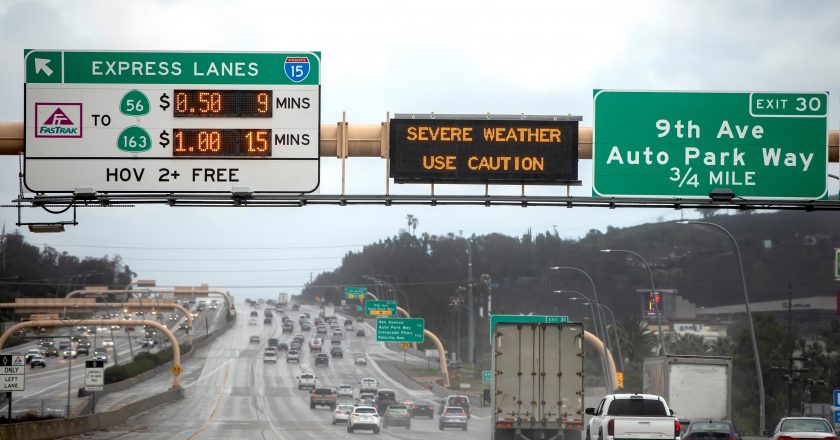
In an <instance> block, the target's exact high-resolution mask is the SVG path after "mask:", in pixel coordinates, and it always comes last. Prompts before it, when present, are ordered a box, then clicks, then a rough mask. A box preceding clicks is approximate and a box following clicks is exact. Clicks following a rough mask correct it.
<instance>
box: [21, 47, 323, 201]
mask: <svg viewBox="0 0 840 440" xmlns="http://www.w3.org/2000/svg"><path fill="white" fill-rule="evenodd" d="M24 66H25V76H24V78H25V80H26V83H25V91H26V93H25V103H24V130H25V134H24V152H25V167H24V182H25V185H26V186H27V188H29V189H30V190H32V191H36V192H74V191H75V192H85V193H89V192H91V191H93V192H150V193H155V192H157V193H171V192H215V193H245V194H249V193H259V192H293V193H302V192H303V193H307V192H312V191H315V190H316V189H317V187H318V183H319V151H318V148H319V147H318V146H319V136H320V78H321V76H320V53H318V52H307V53H276V52H274V53H270V52H133V51H69V50H66V51H44V50H26V51H24Z"/></svg>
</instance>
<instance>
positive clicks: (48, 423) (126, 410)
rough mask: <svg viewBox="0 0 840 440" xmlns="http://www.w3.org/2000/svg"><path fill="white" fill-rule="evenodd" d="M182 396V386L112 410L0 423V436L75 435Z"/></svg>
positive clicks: (43, 439) (45, 438) (41, 439)
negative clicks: (36, 420)
mask: <svg viewBox="0 0 840 440" xmlns="http://www.w3.org/2000/svg"><path fill="white" fill-rule="evenodd" d="M183 396H184V389H183V388H178V389H170V390H168V391H165V392H163V393H160V394H157V395H154V396H149V397H147V398H145V399H141V400H138V401H137V402H132V403H129V404H128V405H125V406H123V407H121V408H119V409H116V410H114V411H106V412H102V413H98V414H88V415H86V416H78V417H70V418H66V419H52V420H41V421H38V422H25V423H12V424H8V425H0V438H2V439H6V438H8V439H16V440H49V439H55V438H61V437H66V436H71V435H78V434H82V433H85V432H88V431H93V430H97V429H106V428H110V427H113V426H116V425H119V424H121V423H123V422H125V421H126V420H127V419H128V418H129V417H131V416H135V415H137V414H138V413H141V412H143V411H147V410H149V409H152V408H155V407H157V406H159V405H160V404H161V403H165V402H171V401H173V400H178V399H180V398H182V397H183Z"/></svg>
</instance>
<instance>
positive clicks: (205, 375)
mask: <svg viewBox="0 0 840 440" xmlns="http://www.w3.org/2000/svg"><path fill="white" fill-rule="evenodd" d="M232 360H233V358H231V359H228V360H227V362H225V363H223V364H222V365H219V366H218V367H216V368H214V369H213V370H212V371H209V372H208V373H207V374H204V372H202V374H201V377H199V378H198V379H196V380H194V381H192V382H190V383H189V384H187V385H184V387H185V388H189V387H192V386H195V384H197V383H199V382H201V381H203V380H204V379H207V378H209V377H211V376H213V375H214V374H216V373H217V372H219V371H220V370H221V369H222V368H225V367H226V366H227V365H228V364H229V363H230V362H231V361H232Z"/></svg>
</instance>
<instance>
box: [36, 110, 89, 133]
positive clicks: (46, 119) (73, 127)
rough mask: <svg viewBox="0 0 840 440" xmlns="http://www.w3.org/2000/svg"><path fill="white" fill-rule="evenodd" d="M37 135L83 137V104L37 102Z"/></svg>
mask: <svg viewBox="0 0 840 440" xmlns="http://www.w3.org/2000/svg"><path fill="white" fill-rule="evenodd" d="M35 137H36V138H45V137H48V138H81V137H82V104H81V103H62V102H36V103H35Z"/></svg>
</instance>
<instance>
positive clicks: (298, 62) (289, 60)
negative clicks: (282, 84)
mask: <svg viewBox="0 0 840 440" xmlns="http://www.w3.org/2000/svg"><path fill="white" fill-rule="evenodd" d="M284 68H285V71H286V76H287V77H288V78H289V79H290V80H292V81H293V82H296V83H299V82H301V81H303V80H305V79H306V77H307V76H309V58H306V57H286V62H285V63H284Z"/></svg>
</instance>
